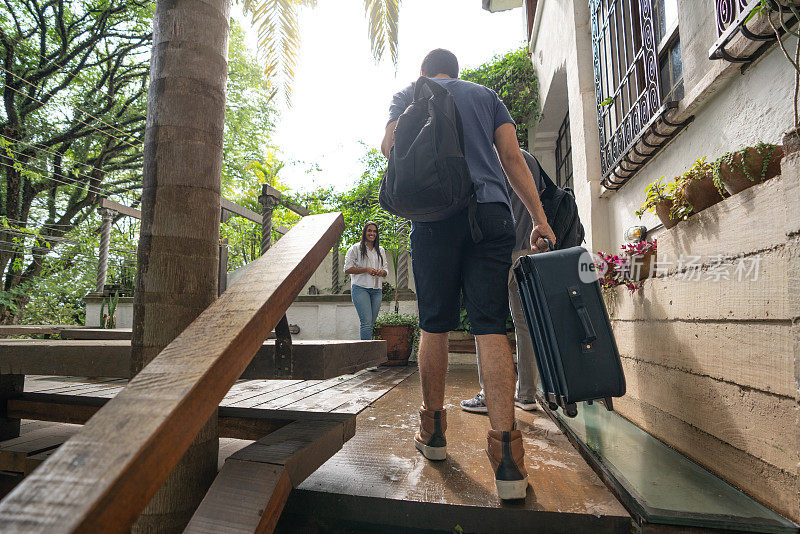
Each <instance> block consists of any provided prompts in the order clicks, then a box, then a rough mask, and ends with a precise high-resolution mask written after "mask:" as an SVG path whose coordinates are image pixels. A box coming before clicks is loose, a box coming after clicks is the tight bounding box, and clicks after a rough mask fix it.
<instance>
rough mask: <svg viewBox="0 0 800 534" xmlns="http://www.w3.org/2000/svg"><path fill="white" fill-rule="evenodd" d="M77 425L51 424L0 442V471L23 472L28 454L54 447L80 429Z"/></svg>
mask: <svg viewBox="0 0 800 534" xmlns="http://www.w3.org/2000/svg"><path fill="white" fill-rule="evenodd" d="M80 428H81V427H80V426H78V425H64V424H53V425H50V426H48V427H45V428H39V429H37V430H33V431H31V432H27V433H25V434H23V435H21V436H20V437H18V438H14V439H8V440H5V441H3V442H0V471H14V472H16V473H25V472H27V471H26V470H25V461H26V459H27V458H28V456H30V455H33V454H38V453H40V452H43V451H47V450H50V449H55V448H56V447H58V446H59V445H61V444H62V443H64V442H65V441H67V440H68V439H69V438H70V437H72V436H74V435H75V434H77V433H78V431H79V430H80Z"/></svg>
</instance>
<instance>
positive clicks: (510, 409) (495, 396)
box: [420, 334, 517, 431]
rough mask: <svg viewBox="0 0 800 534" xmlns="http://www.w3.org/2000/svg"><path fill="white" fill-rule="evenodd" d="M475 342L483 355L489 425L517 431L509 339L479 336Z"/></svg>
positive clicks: (496, 335)
mask: <svg viewBox="0 0 800 534" xmlns="http://www.w3.org/2000/svg"><path fill="white" fill-rule="evenodd" d="M475 339H476V340H477V342H478V347H479V350H480V351H481V355H482V356H483V357H482V358H481V359H480V366H481V376H482V377H483V386H484V392H485V394H486V407H487V408H488V409H489V423H490V424H491V425H492V428H493V429H494V430H501V431H502V430H511V429H513V428H514V388H515V386H516V380H517V378H516V375H515V373H514V360H513V359H512V357H511V346H510V345H509V344H508V338H507V337H506V336H505V335H502V334H487V335H482V336H475ZM421 352H422V350H421V348H420V353H421ZM420 374H421V369H420Z"/></svg>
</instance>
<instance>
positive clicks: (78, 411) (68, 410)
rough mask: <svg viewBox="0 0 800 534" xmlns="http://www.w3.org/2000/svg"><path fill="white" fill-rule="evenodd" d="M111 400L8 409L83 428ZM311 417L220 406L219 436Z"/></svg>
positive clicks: (50, 400)
mask: <svg viewBox="0 0 800 534" xmlns="http://www.w3.org/2000/svg"><path fill="white" fill-rule="evenodd" d="M108 401H109V399H107V398H103V397H89V396H79V395H61V394H48V393H25V394H23V395H22V396H21V397H20V398H16V399H11V400H9V401H8V405H7V410H8V413H9V415H10V416H12V417H15V418H19V419H33V420H38V421H52V422H58V423H73V424H79V425H82V424H85V423H86V422H87V421H89V419H91V418H92V416H94V414H96V413H97V412H98V411H99V410H100V408H102V407H103V406H105V405H106V404H107V403H108ZM312 416H313V419H314V420H315V421H316V420H318V419H320V414H312V415H311V416H309V415H308V414H305V413H302V412H296V411H291V410H284V411H280V410H258V409H254V408H231V407H227V406H221V407H220V408H219V435H220V436H221V437H225V438H236V439H246V440H257V439H260V438H263V437H264V436H266V435H268V434H270V433H271V432H274V431H275V430H278V429H279V428H282V427H284V426H286V425H288V424H289V423H292V422H294V421H297V420H304V419H308V418H309V417H312ZM325 418H326V420H330V421H334V422H337V423H341V424H346V425H347V428H346V429H345V433H348V432H351V431H352V432H355V419H354V418H352V417H351V416H348V415H337V414H331V415H330V416H328V415H327V414H325ZM351 419H352V428H351V421H350V420H351ZM23 441H24V440H23Z"/></svg>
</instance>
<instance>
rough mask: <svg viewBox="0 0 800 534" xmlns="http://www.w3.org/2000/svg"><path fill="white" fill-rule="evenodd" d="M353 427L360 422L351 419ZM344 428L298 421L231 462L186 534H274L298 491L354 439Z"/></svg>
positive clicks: (323, 420)
mask: <svg viewBox="0 0 800 534" xmlns="http://www.w3.org/2000/svg"><path fill="white" fill-rule="evenodd" d="M351 417H352V419H353V421H354V420H355V416H351ZM352 435H353V434H352V433H350V431H349V430H347V429H346V425H345V424H344V423H342V422H337V421H332V420H329V419H326V418H319V419H316V420H313V419H309V420H305V421H296V422H294V423H291V424H289V425H287V426H285V427H283V428H281V429H280V430H277V431H275V432H273V433H272V434H270V435H269V436H266V437H265V438H262V439H260V440H258V441H256V442H255V443H253V444H252V445H249V446H247V447H245V448H243V449H241V450H240V451H238V452H236V453H234V454H233V455H232V456H231V457H230V458H228V460H227V461H226V462H225V465H224V466H223V468H222V470H221V471H220V473H219V475H217V478H216V479H215V480H214V483H213V484H212V485H211V488H210V489H209V490H208V493H207V494H206V496H205V498H204V499H203V501H202V502H201V503H200V506H199V507H198V508H197V511H196V512H195V514H194V516H193V517H192V519H191V521H190V522H189V525H188V526H187V527H186V530H185V532H187V533H192V534H220V533H222V532H224V533H242V534H244V533H253V532H272V531H273V530H274V528H275V525H276V524H277V522H278V518H279V517H280V515H281V512H282V511H283V506H284V504H285V503H286V500H287V498H288V497H289V492H290V491H291V489H292V488H293V487H297V486H298V485H299V484H300V483H301V482H302V481H303V480H305V479H306V478H307V477H308V476H309V475H310V474H311V473H313V472H314V471H315V470H316V469H317V468H319V466H321V465H322V464H323V463H325V462H326V461H327V460H328V459H329V458H330V457H331V456H333V455H334V454H335V453H336V452H337V451H338V450H339V449H341V448H342V445H343V444H344V443H345V442H346V441H347V440H348V439H350V437H352Z"/></svg>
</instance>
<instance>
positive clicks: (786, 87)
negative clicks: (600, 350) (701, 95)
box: [608, 45, 794, 247]
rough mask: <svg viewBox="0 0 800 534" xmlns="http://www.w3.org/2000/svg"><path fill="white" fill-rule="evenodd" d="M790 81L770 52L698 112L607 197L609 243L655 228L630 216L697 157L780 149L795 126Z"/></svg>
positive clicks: (652, 220) (650, 220)
mask: <svg viewBox="0 0 800 534" xmlns="http://www.w3.org/2000/svg"><path fill="white" fill-rule="evenodd" d="M791 49H794V46H793V45H792V46H791ZM793 77H794V76H793V72H792V69H791V67H790V66H789V65H788V63H787V62H786V59H785V58H784V57H783V55H782V54H781V52H780V50H778V49H773V50H772V51H771V52H769V53H768V54H767V55H766V56H765V57H763V58H762V59H761V60H760V61H759V62H757V63H756V64H754V65H753V66H752V67H750V68H749V69H747V70H746V71H745V73H744V74H742V75H740V76H738V77H736V78H735V79H734V80H733V81H732V82H730V84H729V85H727V86H726V87H724V88H723V89H721V90H720V91H719V92H717V93H716V94H715V95H713V96H712V97H711V98H710V99H709V100H708V101H707V102H705V103H704V105H702V106H700V107H699V109H698V110H697V112H696V113H695V119H694V121H693V122H692V123H691V124H690V125H689V126H688V127H687V128H686V129H685V130H684V131H683V132H681V133H680V134H679V135H678V136H677V137H676V138H675V140H674V141H672V143H670V144H669V145H668V146H667V147H665V148H664V150H662V151H661V153H659V154H658V155H657V156H656V157H655V158H653V160H652V161H651V162H650V163H648V164H647V165H646V166H645V167H644V168H643V169H642V170H641V171H639V173H638V174H637V175H636V176H635V177H634V178H633V179H631V181H630V182H628V183H627V184H626V185H625V186H624V187H623V188H622V189H620V190H619V191H616V192H613V193H610V194H609V195H608V205H609V210H608V214H609V225H608V232H609V234H608V239H609V241H610V242H611V243H612V244H613V245H614V246H615V247H616V246H618V245H619V243H620V242H621V241H622V233H623V232H624V231H625V229H626V228H627V227H629V226H633V225H637V224H644V225H645V226H647V227H653V226H655V225H656V224H658V219H657V218H656V217H655V215H652V214H646V216H645V217H644V218H643V219H642V221H641V222H640V221H639V219H638V217H636V216H635V215H634V212H635V211H636V210H637V209H638V207H639V205H640V204H641V202H642V200H643V199H644V189H645V187H647V185H648V184H649V183H650V182H652V181H653V180H655V179H657V178H659V177H660V176H662V175H666V176H667V178H668V179H669V180H671V179H672V177H674V176H676V175H678V174H680V173H682V172H683V171H685V170H686V169H688V168H689V167H690V166H691V165H692V163H694V161H695V160H696V159H697V158H699V157H702V156H706V157H707V160H708V161H713V160H714V159H716V158H718V157H719V156H721V155H722V154H724V153H725V152H730V151H734V150H738V149H740V148H743V147H745V146H749V145H753V144H755V143H757V142H759V141H765V142H770V143H780V142H781V137H782V134H783V132H784V131H786V130H788V129H789V127H790V126H791V125H792V123H793V122H794V118H793V114H794V112H793V111H792V84H793Z"/></svg>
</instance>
